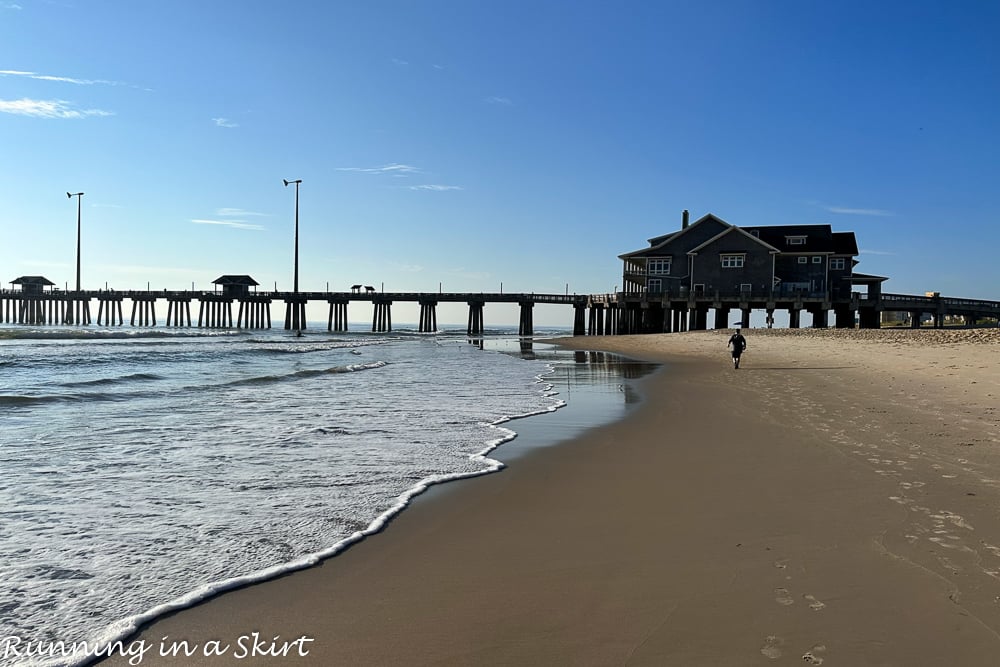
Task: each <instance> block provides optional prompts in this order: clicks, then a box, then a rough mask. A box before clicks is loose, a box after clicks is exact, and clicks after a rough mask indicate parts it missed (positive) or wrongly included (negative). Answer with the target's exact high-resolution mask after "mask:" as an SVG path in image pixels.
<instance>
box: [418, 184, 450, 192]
mask: <svg viewBox="0 0 1000 667" xmlns="http://www.w3.org/2000/svg"><path fill="white" fill-rule="evenodd" d="M409 188H410V189H411V190H430V191H432V192H445V191H446V190H461V189H462V188H461V186H458V185H430V184H429V185H411V186H409Z"/></svg>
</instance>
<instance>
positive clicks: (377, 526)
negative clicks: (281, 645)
mask: <svg viewBox="0 0 1000 667" xmlns="http://www.w3.org/2000/svg"><path fill="white" fill-rule="evenodd" d="M548 368H549V370H548V371H547V372H546V373H544V374H541V375H538V376H536V378H535V381H536V384H544V385H545V386H544V387H543V388H542V395H543V396H546V397H549V396H551V393H550V392H551V390H552V388H553V386H554V385H553V384H552V383H549V382H546V381H545V378H544V376H545V375H548V374H551V373H553V372H555V367H554V366H553V365H552V364H548ZM565 405H566V402H565V401H562V400H558V401H556V402H555V403H554V404H553V405H551V406H549V407H547V408H543V409H541V410H536V411H534V412H527V413H524V414H521V415H514V416H504V417H500V418H499V419H497V420H495V421H492V422H489V423H488V424H486V425H487V426H489V427H490V428H494V429H496V430H498V431H500V432H501V433H502V436H501V437H500V438H497V439H496V440H491V441H489V442H488V443H487V444H486V447H485V448H484V449H482V450H481V451H479V452H477V453H475V454H469V459H470V460H472V461H476V462H479V463H482V464H483V465H485V466H486V468H485V469H483V470H479V471H476V472H460V473H449V474H444V475H433V476H431V477H426V478H424V479H422V480H420V481H419V482H418V483H417V484H416V485H415V486H413V487H411V488H409V489H407V490H406V491H404V492H403V493H402V494H400V495H399V496H398V497H397V498H396V502H395V503H394V504H393V505H392V506H391V507H390V508H389V509H387V510H385V511H384V512H382V513H381V514H379V515H378V516H377V517H376V518H375V520H374V521H372V522H371V523H370V524H368V527H367V528H365V529H364V530H359V531H357V532H355V533H353V534H352V535H350V536H349V537H346V538H344V539H342V540H340V541H339V542H336V543H335V544H333V546H331V547H328V548H326V549H323V550H321V551H317V552H315V553H311V554H307V555H305V556H302V557H301V558H298V559H296V560H294V561H291V562H288V563H283V564H281V565H275V566H272V567H269V568H265V569H263V570H258V571H257V572H252V573H250V574H246V575H242V576H239V577H231V578H229V579H224V580H222V581H217V582H212V583H209V584H206V585H204V586H201V587H200V588H197V589H195V590H193V591H191V592H190V593H186V594H184V595H182V596H181V597H179V598H176V599H174V600H171V601H170V602H167V603H166V604H162V605H159V606H157V607H153V608H152V609H150V610H149V611H146V612H143V613H141V614H136V615H135V616H129V617H127V618H123V619H120V620H118V621H115V622H114V623H112V624H111V625H110V626H109V627H108V628H107V629H106V630H105V631H104V632H103V634H102V635H101V636H99V637H98V638H97V639H96V640H90V644H91V645H92V646H100V647H101V648H100V650H97V651H96V652H93V653H88V654H87V655H84V656H81V657H79V658H75V659H74V657H71V658H70V662H65V660H66V658H65V657H60V658H59V659H58V660H54V661H45V662H41V663H37V664H39V665H45V666H46V667H55V666H56V665H64V666H65V667H84V666H85V665H89V664H91V663H93V662H95V661H96V660H97V659H98V658H101V659H103V658H106V657H108V646H109V645H114V644H115V643H116V642H122V643H123V645H124V646H125V647H126V649H127V647H128V644H129V642H128V641H126V640H127V639H129V638H130V637H132V636H133V635H136V634H137V633H138V632H139V630H140V628H141V627H142V626H144V625H146V624H148V623H151V622H152V621H154V620H156V619H157V618H160V617H161V616H164V615H166V614H169V613H172V612H175V611H180V610H182V609H187V608H189V607H193V606H195V605H196V604H198V603H200V602H204V601H205V600H208V599H210V598H213V597H216V596H217V595H220V594H222V593H225V592H226V591H230V590H233V589H236V588H243V587H245V586H249V585H251V584H258V583H261V582H264V581H269V580H271V579H275V578H277V577H279V576H282V575H285V574H288V573H290V572H297V571H299V570H304V569H306V568H309V567H313V566H314V565H317V564H319V563H320V562H322V561H324V560H327V559H328V558H332V557H333V556H336V555H337V554H339V553H340V552H342V551H345V550H346V549H347V548H348V547H350V546H351V545H353V544H356V543H358V542H360V541H361V540H363V539H365V538H366V537H368V536H369V535H375V534H377V533H380V532H381V531H382V530H383V529H384V528H385V527H386V526H387V525H389V523H390V522H391V521H392V519H393V518H394V517H395V516H396V515H397V514H399V513H400V512H402V511H403V510H404V509H406V508H407V507H408V506H409V504H410V502H411V501H412V500H413V499H414V498H415V497H417V496H419V495H420V494H421V493H423V492H424V491H426V490H427V489H429V488H430V487H432V486H434V485H437V484H444V483H445V482H453V481H456V480H460V479H468V478H471V477H481V476H483V475H490V474H492V473H495V472H498V471H500V470H502V469H504V468H505V467H506V465H505V464H504V463H503V462H502V461H498V460H496V459H491V458H489V457H488V456H486V455H487V454H489V453H490V452H491V451H493V450H494V449H496V448H497V447H499V446H500V445H502V444H503V443H505V442H510V441H511V440H513V439H514V438H516V437H517V432H516V431H513V430H511V429H509V428H505V427H503V426H500V424H504V423H506V422H508V421H511V420H513V419H522V418H524V417H533V416H536V415H543V414H547V413H550V412H555V411H556V410H558V409H559V408H561V407H564V406H565ZM115 655H117V653H115Z"/></svg>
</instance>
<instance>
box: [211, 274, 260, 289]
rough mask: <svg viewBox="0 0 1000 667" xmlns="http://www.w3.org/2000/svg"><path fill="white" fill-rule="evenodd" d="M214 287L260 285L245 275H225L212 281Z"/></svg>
mask: <svg viewBox="0 0 1000 667" xmlns="http://www.w3.org/2000/svg"><path fill="white" fill-rule="evenodd" d="M212 283H213V284H215V285H245V286H247V287H256V286H258V285H260V283H258V282H257V281H256V280H254V279H253V278H251V277H250V276H247V275H242V276H236V275H225V276H219V277H218V278H216V279H215V280H213V281H212Z"/></svg>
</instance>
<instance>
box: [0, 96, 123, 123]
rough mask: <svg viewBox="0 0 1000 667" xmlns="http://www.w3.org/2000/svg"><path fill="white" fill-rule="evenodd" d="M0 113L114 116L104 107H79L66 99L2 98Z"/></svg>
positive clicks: (54, 115)
mask: <svg viewBox="0 0 1000 667" xmlns="http://www.w3.org/2000/svg"><path fill="white" fill-rule="evenodd" d="M0 113H10V114H15V115H19V116H34V117H36V118H86V117H88V116H114V115H115V114H114V112H113V111H104V110H103V109H79V108H75V107H74V106H73V103H72V102H67V101H65V100H31V99H28V98H23V99H20V100H0Z"/></svg>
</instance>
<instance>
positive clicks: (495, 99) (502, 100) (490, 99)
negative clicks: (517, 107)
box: [486, 95, 514, 107]
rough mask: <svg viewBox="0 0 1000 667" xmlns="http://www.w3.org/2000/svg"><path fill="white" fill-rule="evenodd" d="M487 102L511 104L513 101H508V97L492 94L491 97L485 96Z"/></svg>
mask: <svg viewBox="0 0 1000 667" xmlns="http://www.w3.org/2000/svg"><path fill="white" fill-rule="evenodd" d="M486 103H487V104H502V105H504V106H508V107H509V106H512V105H513V104H514V103H513V102H511V101H510V98H509V97H498V96H496V95H494V96H493V97H487V98H486Z"/></svg>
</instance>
